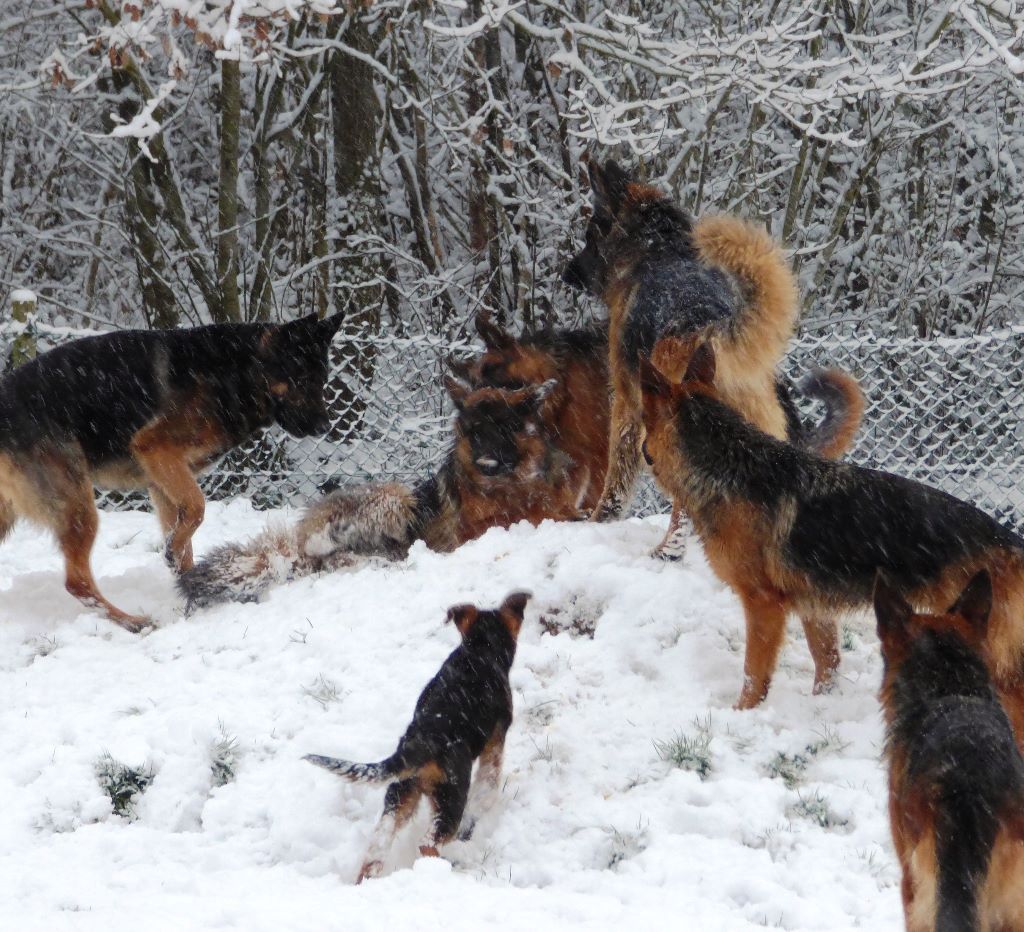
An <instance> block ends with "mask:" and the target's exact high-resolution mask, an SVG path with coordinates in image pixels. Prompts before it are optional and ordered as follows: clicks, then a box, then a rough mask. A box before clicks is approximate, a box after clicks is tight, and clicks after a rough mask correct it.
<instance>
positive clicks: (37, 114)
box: [0, 0, 1024, 336]
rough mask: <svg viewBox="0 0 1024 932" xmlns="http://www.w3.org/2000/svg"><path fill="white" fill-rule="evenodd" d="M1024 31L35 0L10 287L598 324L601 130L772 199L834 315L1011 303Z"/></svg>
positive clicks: (21, 50)
mask: <svg viewBox="0 0 1024 932" xmlns="http://www.w3.org/2000/svg"><path fill="white" fill-rule="evenodd" d="M332 10H333V11H334V12H332ZM1022 35H1024V6H1022V5H1021V4H1020V3H1015V2H1011V0H990V2H986V0H977V2H964V0H957V2H947V3H927V2H921V0H900V2H881V0H862V2H856V0H818V2H806V0H805V2H794V0H790V2H787V0H760V2H754V0H727V2H718V0H716V2H705V0H608V2H594V0H520V2H514V3H513V2H505V0H459V2H442V0H348V2H344V3H340V4H338V6H337V7H334V6H333V5H331V4H329V3H326V2H319V0H313V2H310V0H263V2H259V3H256V2H249V0H233V2H232V0H124V2H114V0H76V2H46V0H36V2H28V0H17V2H13V3H11V2H8V3H5V4H4V5H3V12H2V13H0V69H2V70H0V151H2V168H0V177H2V189H0V297H2V298H6V297H7V295H8V293H9V291H10V290H11V289H12V288H16V287H27V288H31V289H33V290H34V291H35V292H36V293H37V295H38V296H39V300H40V308H39V312H40V317H41V318H42V319H44V320H57V319H61V321H62V322H66V323H67V324H69V325H72V326H81V325H90V324H96V323H101V322H104V323H107V322H109V323H111V324H114V325H116V326H139V325H143V326H152V327H168V326H175V325H179V324H188V323H201V322H208V321H211V320H237V319H242V320H257V319H271V320H274V319H282V318H288V317H291V316H293V315H295V314H297V313H299V312H306V311H309V310H311V309H316V310H318V311H320V312H331V311H336V310H343V311H345V312H346V314H347V315H348V324H349V329H350V331H351V330H362V331H364V332H367V331H368V332H370V333H374V332H377V331H385V330H386V331H395V332H400V333H402V332H404V333H415V332H422V331H426V332H431V333H437V334H441V335H445V336H457V335H458V334H459V333H460V332H461V331H463V330H464V329H465V327H466V324H467V320H468V319H469V318H470V317H471V316H472V314H473V313H474V312H475V311H476V310H477V309H478V308H480V307H489V308H492V309H493V310H494V311H495V312H497V314H498V316H499V317H500V318H502V319H503V320H505V321H507V322H509V323H513V322H515V323H519V322H522V323H525V324H526V325H527V326H529V327H538V326H542V325H545V324H550V323H552V322H555V321H559V322H561V321H568V322H571V321H574V320H576V319H578V318H579V317H580V316H581V315H584V314H588V313H590V311H589V307H587V306H581V302H580V299H577V298H576V297H575V296H574V295H573V294H572V293H571V292H570V291H569V290H568V289H566V288H564V287H563V286H562V285H561V284H560V283H559V280H558V272H559V270H560V268H561V266H562V264H563V262H564V260H565V258H566V256H567V255H568V254H569V253H570V251H571V250H572V249H573V244H574V241H575V239H576V238H577V237H578V236H579V235H580V230H581V223H580V219H581V212H582V210H583V208H584V204H585V203H586V200H587V196H586V189H585V187H583V189H582V190H581V186H582V185H583V184H584V181H583V177H582V173H581V170H580V156H581V155H582V154H583V152H585V151H587V150H588V149H591V148H593V149H595V151H597V152H599V153H601V154H607V155H615V156H617V157H619V158H621V159H622V160H623V161H624V162H625V163H627V164H629V165H631V166H635V167H636V168H637V170H638V171H639V172H640V173H641V174H642V175H643V176H644V177H646V178H647V179H649V180H652V181H656V182H657V183H660V184H664V185H666V186H667V187H668V188H669V189H671V190H672V191H673V192H674V193H675V194H676V195H678V196H679V198H680V199H681V200H682V201H683V202H684V203H685V204H686V205H688V206H689V207H690V208H691V209H692V210H694V211H695V212H698V213H700V212H704V211H708V210H724V211H730V212H735V213H739V214H742V215H745V216H747V217H752V218H758V219H760V220H762V221H763V222H764V223H765V224H766V225H767V226H768V227H769V228H770V229H771V231H772V232H773V233H774V234H775V235H777V236H779V237H781V238H782V239H783V240H784V241H785V242H786V243H787V244H788V245H789V246H790V247H791V249H792V250H793V252H794V256H795V261H796V263H797V265H798V266H799V270H800V277H801V283H802V285H803V290H804V300H805V318H804V325H805V327H814V326H816V325H820V324H823V323H827V324H832V323H833V322H843V323H844V324H852V323H856V324H857V325H864V326H867V327H870V328H872V329H885V328H887V327H888V326H890V325H892V326H895V327H896V328H897V329H898V331H899V332H901V333H905V334H916V335H919V336H930V335H933V334H954V333H959V334H962V333H970V332H980V331H982V330H983V329H984V328H986V327H989V326H992V325H997V326H998V325H1005V324H1008V323H1011V322H1013V321H1014V320H1015V319H1019V317H1020V309H1021V307H1022V306H1024V302H1022V295H1024V249H1022V246H1024V196H1022V195H1024V177H1022V169H1024V134H1022V131H1021V130H1022V125H1024V79H1022V74H1024V60H1022V59H1021V58H1020V57H1018V56H1020V55H1021V52H1022V46H1021V37H1022ZM5 304H6V301H5Z"/></svg>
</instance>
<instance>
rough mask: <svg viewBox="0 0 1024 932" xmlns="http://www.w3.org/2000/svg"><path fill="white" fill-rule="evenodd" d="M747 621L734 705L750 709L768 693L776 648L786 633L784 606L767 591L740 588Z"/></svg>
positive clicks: (777, 655)
mask: <svg viewBox="0 0 1024 932" xmlns="http://www.w3.org/2000/svg"><path fill="white" fill-rule="evenodd" d="M739 596H740V601H741V602H742V603H743V612H744V614H745V615H746V622H747V644H746V655H745V657H744V659H743V690H742V691H741V692H740V698H739V700H738V701H737V702H736V705H735V708H737V709H753V708H754V707H755V706H757V705H760V704H761V702H762V701H763V700H764V697H765V696H767V695H768V687H769V686H770V685H771V682H772V674H773V673H774V672H775V664H776V662H777V660H778V658H779V648H780V647H782V641H783V639H784V638H785V635H786V608H785V605H784V604H783V602H782V600H781V599H780V598H779V597H778V596H776V595H772V594H769V593H762V592H741V593H739Z"/></svg>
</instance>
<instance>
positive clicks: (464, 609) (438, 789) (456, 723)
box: [304, 592, 530, 883]
mask: <svg viewBox="0 0 1024 932" xmlns="http://www.w3.org/2000/svg"><path fill="white" fill-rule="evenodd" d="M529 598H530V596H529V594H528V593H525V592H514V593H512V594H511V595H510V596H508V597H507V598H506V599H505V601H504V602H502V603H501V606H500V607H498V608H497V609H493V610H486V609H479V608H477V607H476V606H475V605H456V606H455V607H453V608H450V609H449V610H448V620H449V621H451V622H454V624H455V627H456V628H458V630H459V634H460V635H461V636H462V643H461V644H460V645H459V646H458V647H457V648H455V650H454V651H452V653H451V654H450V655H449V656H448V659H447V660H445V662H444V663H443V664H442V665H441V669H440V670H438V671H437V674H436V675H435V676H434V678H433V679H432V680H431V681H430V682H429V683H427V685H426V688H425V689H424V690H423V692H422V693H420V698H419V700H418V701H417V702H416V711H415V712H414V713H413V718H412V722H411V723H410V724H409V727H408V728H407V729H406V730H405V734H404V735H403V736H402V738H401V740H400V741H399V742H398V748H397V749H396V750H395V753H394V754H392V755H391V756H390V757H389V758H387V759H386V760H383V761H380V762H379V763H376V764H357V763H353V762H352V761H347V760H339V759H337V758H334V757H322V756H320V755H319V754H309V755H307V756H306V757H305V758H304V759H305V760H308V761H309V762H310V763H311V764H316V765H317V766H318V767H323V768H324V769H325V770H330V771H331V772H332V773H336V774H337V775H338V776H340V777H344V778H345V779H346V780H352V781H354V782H360V783H388V784H389V786H388V789H387V793H386V794H385V796H384V812H383V814H382V815H381V818H380V822H379V823H378V825H377V831H376V834H375V836H374V839H373V841H372V842H371V844H370V848H369V850H368V851H367V854H366V858H365V860H364V862H363V866H362V868H361V869H360V871H359V879H358V880H357V881H356V882H357V883H361V882H362V881H364V880H365V879H366V878H367V877H374V876H377V874H379V873H380V870H381V867H382V859H383V857H384V854H385V853H386V851H387V849H388V847H389V846H390V844H391V841H392V840H393V839H394V837H395V834H396V833H397V832H398V830H399V829H400V828H401V827H402V826H403V825H405V823H406V822H408V821H409V819H410V818H412V816H413V815H414V814H415V812H416V807H417V806H418V805H419V801H420V797H422V796H426V797H427V799H428V800H429V802H430V805H431V808H432V809H433V819H432V821H431V827H430V830H429V831H428V834H427V837H426V839H425V840H424V843H423V844H422V845H421V846H420V854H421V855H424V856H429V857H437V856H438V850H437V849H438V847H439V846H440V845H443V844H444V843H445V842H448V841H451V840H452V838H454V837H455V836H456V834H457V833H458V832H459V828H460V826H461V825H462V821H463V814H464V812H465V810H466V803H467V801H468V799H469V794H470V775H471V773H472V770H473V762H474V761H475V760H478V759H479V764H478V766H477V770H476V778H475V779H474V781H473V788H474V790H475V789H476V788H477V787H480V788H481V789H483V790H485V791H487V792H489V793H490V794H491V795H493V794H494V793H495V792H496V791H497V789H498V781H499V780H500V779H501V761H502V754H503V751H504V748H505V734H506V732H507V731H508V729H509V726H510V725H511V724H512V688H511V687H510V686H509V681H508V674H509V670H510V669H511V667H512V661H513V659H514V658H515V654H516V642H517V639H518V637H519V630H520V628H521V627H522V624H523V612H524V610H525V609H526V603H527V600H528V599H529ZM472 829H473V823H472V821H470V822H469V823H468V824H467V825H466V826H465V828H464V830H463V833H462V837H463V838H468V837H469V834H470V833H471V832H472Z"/></svg>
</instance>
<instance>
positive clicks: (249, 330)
mask: <svg viewBox="0 0 1024 932" xmlns="http://www.w3.org/2000/svg"><path fill="white" fill-rule="evenodd" d="M334 327H336V324H335V325H333V326H332V325H331V324H330V323H328V322H326V321H320V322H317V323H308V324H303V323H302V322H298V321H296V322H293V323H292V324H287V325H283V326H278V325H270V324H213V325H210V326H205V327H194V328H190V329H182V330H160V331H158V330H124V331H118V332H116V333H105V334H98V335H96V336H90V337H84V338H82V339H79V340H74V341H72V342H71V343H67V344H64V345H62V346H58V347H56V348H55V349H52V350H50V351H49V352H48V353H44V354H43V355H42V356H39V357H37V358H36V359H34V360H31V361H30V362H27V363H25V364H24V365H23V366H20V367H19V368H17V369H15V370H14V371H13V372H11V373H10V374H9V375H8V376H7V377H6V378H4V380H3V381H2V382H0V448H3V449H10V450H17V451H27V450H30V449H32V448H33V447H35V446H37V445H38V444H40V443H46V442H52V443H54V444H57V445H62V444H66V443H68V442H76V443H78V444H79V445H80V446H81V449H82V451H83V453H84V455H85V458H86V461H87V462H88V463H89V465H91V466H100V465H103V464H105V463H109V462H112V461H116V460H121V459H124V458H125V457H126V456H127V455H128V453H129V443H130V441H131V439H132V437H133V436H134V434H135V433H136V432H137V431H138V430H139V429H140V428H141V427H143V426H144V425H145V424H146V423H147V422H149V421H150V420H151V419H152V418H153V417H154V416H155V415H156V414H158V413H168V412H170V411H173V410H175V409H184V408H187V407H188V406H191V405H195V404H196V403H197V399H199V398H201V403H202V407H203V410H204V411H205V412H206V413H207V415H208V417H209V418H210V419H211V421H213V422H214V423H216V424H217V426H218V427H219V428H220V430H221V432H222V433H223V434H224V436H225V439H226V440H227V441H228V444H229V445H235V444H237V443H240V442H241V441H243V440H244V439H246V438H247V437H249V436H250V435H251V434H252V433H253V432H254V431H256V430H258V429H260V428H263V427H268V426H270V424H271V423H273V421H274V420H275V417H276V416H278V415H280V414H282V413H283V414H284V416H285V418H287V417H289V416H293V417H295V418H296V424H297V425H298V427H299V428H300V433H301V429H303V428H305V427H307V426H309V427H313V426H316V425H315V424H314V423H313V422H314V421H319V419H320V418H322V417H323V416H324V415H325V412H324V411H323V410H322V409H323V381H324V379H325V378H326V375H327V359H326V355H327V342H328V341H329V336H328V331H330V335H333V332H334ZM320 328H322V330H321V329H320ZM271 334H273V336H271ZM270 347H272V348H273V349H272V351H271V350H270V349H269V348H270ZM278 350H280V352H278ZM268 379H277V380H280V381H282V382H289V383H292V384H295V385H297V386H299V387H300V388H301V389H302V392H301V393H300V394H301V395H302V397H296V399H295V402H296V403H295V405H294V406H293V407H294V408H295V412H298V413H297V414H295V413H294V412H293V411H291V410H287V411H284V410H283V408H284V405H282V403H281V402H280V401H278V400H275V399H274V398H273V397H272V396H271V395H270V394H269V392H268ZM278 419H279V420H281V418H280V417H278ZM282 423H283V421H282ZM283 426H286V428H287V427H288V426H289V425H288V424H284V423H283Z"/></svg>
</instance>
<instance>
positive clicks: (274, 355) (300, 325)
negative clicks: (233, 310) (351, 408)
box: [259, 314, 341, 437]
mask: <svg viewBox="0 0 1024 932" xmlns="http://www.w3.org/2000/svg"><path fill="white" fill-rule="evenodd" d="M340 326H341V315H340V314H335V315H334V316H333V317H328V318H326V319H324V320H320V319H318V318H317V316H316V314H310V315H308V316H306V317H301V318H299V319H298V320H293V321H290V322H289V323H286V324H279V325H277V326H273V327H269V328H267V330H266V332H265V333H264V334H263V337H262V339H261V341H260V349H259V354H260V363H261V365H262V368H263V372H264V374H265V376H266V379H267V385H268V388H269V391H270V400H271V407H272V411H273V416H274V420H275V421H276V422H277V423H278V424H280V425H281V427H283V428H284V429H285V430H286V431H288V433H289V434H291V435H292V436H293V437H309V436H312V435H314V434H322V433H324V432H325V431H326V430H327V428H328V427H329V426H330V421H329V419H328V416H327V405H326V404H325V403H324V384H325V383H326V381H327V370H328V361H327V350H328V347H329V346H330V345H331V340H332V339H333V338H334V334H335V333H337V331H338V327H340Z"/></svg>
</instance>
